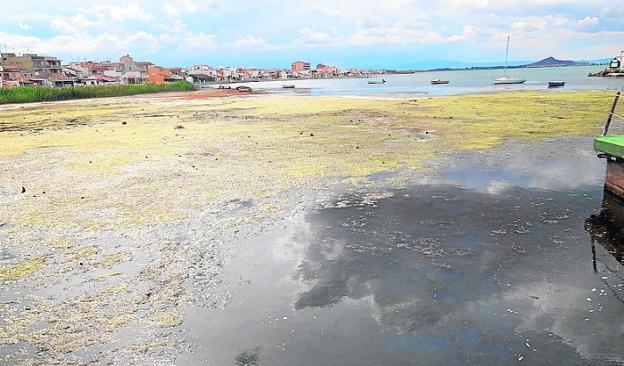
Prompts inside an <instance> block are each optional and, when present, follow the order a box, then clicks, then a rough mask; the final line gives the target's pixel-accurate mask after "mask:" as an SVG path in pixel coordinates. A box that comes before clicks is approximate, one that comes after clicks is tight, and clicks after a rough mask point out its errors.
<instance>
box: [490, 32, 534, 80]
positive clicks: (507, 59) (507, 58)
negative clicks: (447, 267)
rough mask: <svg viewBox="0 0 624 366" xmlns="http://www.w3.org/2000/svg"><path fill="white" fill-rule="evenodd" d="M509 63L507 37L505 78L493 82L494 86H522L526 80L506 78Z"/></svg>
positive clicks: (512, 77)
mask: <svg viewBox="0 0 624 366" xmlns="http://www.w3.org/2000/svg"><path fill="white" fill-rule="evenodd" d="M508 61H509V36H507V49H506V50H505V71H504V73H505V76H503V77H502V78H498V79H495V80H494V85H509V84H523V83H524V82H526V79H523V78H518V77H514V76H507V63H508Z"/></svg>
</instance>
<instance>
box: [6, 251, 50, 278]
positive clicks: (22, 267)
mask: <svg viewBox="0 0 624 366" xmlns="http://www.w3.org/2000/svg"><path fill="white" fill-rule="evenodd" d="M45 263H46V259H45V258H44V257H38V258H35V259H31V260H29V261H26V262H23V263H20V264H18V265H15V266H10V267H1V268H0V281H2V282H5V281H15V280H18V279H20V278H22V277H26V276H28V275H30V274H32V273H34V272H36V271H38V270H40V269H41V267H43V266H44V264H45Z"/></svg>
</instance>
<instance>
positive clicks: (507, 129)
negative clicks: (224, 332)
mask: <svg viewBox="0 0 624 366" xmlns="http://www.w3.org/2000/svg"><path fill="white" fill-rule="evenodd" d="M611 100H612V96H611V93H608V92H569V93H539V92H518V93H500V94H494V95H474V96H458V97H448V98H422V99H412V100H408V99H392V100H388V99H373V98H337V97H269V96H265V97H250V98H238V99H237V98H230V99H211V100H199V99H186V100H182V99H178V98H167V97H162V96H159V97H134V98H111V99H101V100H81V101H72V102H63V103H46V104H39V105H34V106H27V107H20V108H14V107H11V108H2V109H0V203H1V204H2V205H3V206H4V208H5V209H4V210H3V211H2V213H0V246H1V247H2V249H3V250H5V252H6V253H9V255H7V256H5V257H2V258H1V259H0V280H2V282H3V293H2V298H3V301H4V302H3V304H4V305H3V307H2V308H1V310H0V311H1V312H2V315H3V317H2V321H0V343H1V344H13V345H16V346H19V345H22V346H24V347H23V348H24V349H25V350H24V351H18V350H16V351H15V352H12V353H9V354H8V355H5V357H9V358H11V359H12V360H13V361H16V362H21V361H24V362H30V361H33V360H34V361H36V362H39V363H41V362H43V363H45V362H61V363H66V364H71V363H72V362H74V361H75V360H77V359H78V358H79V357H86V356H84V355H85V354H88V355H89V356H88V358H89V360H91V361H93V362H99V361H102V360H117V361H120V360H121V361H120V362H130V361H132V362H137V363H141V362H147V361H146V360H169V359H170V358H171V357H173V356H172V354H173V353H172V352H171V350H172V349H174V348H179V347H180V344H181V343H180V342H182V343H183V342H184V339H183V336H181V335H179V334H177V333H172V332H171V331H166V330H167V329H176V327H177V326H178V325H179V324H181V323H183V321H184V319H183V317H182V314H183V311H184V308H185V306H187V305H188V304H199V305H200V306H209V307H219V306H224V304H226V303H227V301H228V297H229V295H228V294H227V293H219V292H218V291H217V290H215V288H216V285H217V284H218V283H219V281H220V273H221V268H222V266H223V263H224V260H225V259H224V258H225V257H226V256H227V253H228V252H229V251H232V250H234V249H235V245H234V244H233V243H235V242H237V240H238V239H240V238H241V237H243V236H254V235H257V234H258V232H260V231H262V229H263V227H266V226H269V225H270V224H271V218H272V217H273V216H274V215H277V214H279V213H287V212H290V211H292V210H293V209H295V208H296V207H297V206H298V205H302V204H305V198H304V196H305V195H306V194H309V192H313V193H312V197H315V196H318V195H320V194H321V193H319V192H321V191H324V190H326V189H327V188H332V187H336V186H338V185H349V184H354V183H358V184H364V183H365V182H367V180H368V177H369V176H370V175H371V174H375V173H383V172H389V171H399V172H401V173H400V174H399V177H398V179H399V180H401V179H409V178H412V177H414V176H424V175H427V174H428V169H432V168H431V166H430V164H429V162H432V161H437V160H440V159H445V158H448V157H450V156H451V154H453V153H455V152H459V151H463V150H487V149H490V148H492V147H494V146H497V145H499V144H501V143H502V142H504V141H506V140H509V139H519V140H526V141H530V140H536V139H544V138H550V137H561V136H583V135H593V134H597V133H599V131H600V127H601V123H602V120H603V118H604V112H605V110H607V108H608V106H609V104H610V103H611ZM371 184H372V183H371ZM22 186H24V187H26V192H25V193H21V191H20V188H21V187H22ZM111 274H114V275H111ZM12 294H16V295H12ZM24 304H29V305H28V306H27V307H24ZM25 309H27V310H25ZM136 329H141V332H142V333H141V334H142V338H141V339H138V338H137V339H134V338H133V337H132V336H131V334H132V332H133V331H134V330H136ZM111 339H123V341H119V342H118V343H115V344H114V345H111V344H110V340H111ZM145 344H158V345H159V347H146V346H144V345H145ZM26 346H28V347H26ZM33 347H34V348H33ZM137 349H143V350H145V352H141V353H140V354H139V355H137V352H136V350H137ZM72 360H73V361H72ZM83 360H84V359H83Z"/></svg>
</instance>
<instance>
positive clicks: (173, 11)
mask: <svg viewBox="0 0 624 366" xmlns="http://www.w3.org/2000/svg"><path fill="white" fill-rule="evenodd" d="M202 7H203V6H202V5H201V4H200V3H197V2H194V1H191V0H178V1H175V2H166V3H165V4H163V6H162V9H163V11H164V12H165V14H166V15H167V16H168V17H170V18H177V17H179V16H180V15H182V14H183V13H192V12H196V11H198V10H200V9H202Z"/></svg>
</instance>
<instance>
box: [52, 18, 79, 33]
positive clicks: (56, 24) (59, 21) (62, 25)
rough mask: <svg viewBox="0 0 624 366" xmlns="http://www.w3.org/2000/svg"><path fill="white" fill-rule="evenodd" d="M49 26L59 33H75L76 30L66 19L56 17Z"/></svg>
mask: <svg viewBox="0 0 624 366" xmlns="http://www.w3.org/2000/svg"><path fill="white" fill-rule="evenodd" d="M50 26H51V27H52V28H53V29H54V30H55V31H57V32H60V33H76V32H78V29H77V28H76V27H75V26H74V25H72V24H71V22H70V21H69V20H68V19H67V18H63V17H56V18H54V19H52V21H51V22H50Z"/></svg>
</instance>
